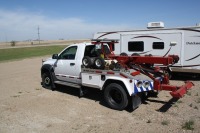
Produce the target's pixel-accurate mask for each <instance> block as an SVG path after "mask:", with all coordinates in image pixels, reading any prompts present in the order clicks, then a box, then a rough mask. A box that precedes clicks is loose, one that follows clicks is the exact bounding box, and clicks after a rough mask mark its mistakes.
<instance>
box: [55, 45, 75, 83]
mask: <svg viewBox="0 0 200 133" xmlns="http://www.w3.org/2000/svg"><path fill="white" fill-rule="evenodd" d="M77 48H78V47H77V46H71V47H68V48H67V49H65V50H64V51H63V52H62V53H61V54H60V55H59V57H58V60H57V62H56V63H55V65H54V72H55V75H56V78H57V79H59V80H62V81H68V82H76V79H77V76H76V56H77V54H76V53H77Z"/></svg>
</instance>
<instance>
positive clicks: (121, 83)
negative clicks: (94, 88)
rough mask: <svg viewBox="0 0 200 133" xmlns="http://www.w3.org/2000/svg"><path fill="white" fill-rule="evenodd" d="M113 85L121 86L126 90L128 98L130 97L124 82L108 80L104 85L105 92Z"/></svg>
mask: <svg viewBox="0 0 200 133" xmlns="http://www.w3.org/2000/svg"><path fill="white" fill-rule="evenodd" d="M111 83H117V84H119V85H121V86H122V87H123V88H124V90H125V91H126V94H127V96H130V95H129V93H128V91H127V89H126V86H125V85H124V83H123V82H122V81H119V80H112V79H108V80H106V82H105V83H104V85H103V88H102V90H103V91H104V90H105V88H106V86H108V85H109V84H111Z"/></svg>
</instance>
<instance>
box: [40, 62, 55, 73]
mask: <svg viewBox="0 0 200 133" xmlns="http://www.w3.org/2000/svg"><path fill="white" fill-rule="evenodd" d="M46 71H48V72H49V73H52V72H54V69H53V66H52V65H50V64H44V65H43V66H42V68H41V75H42V74H43V73H44V72H46Z"/></svg>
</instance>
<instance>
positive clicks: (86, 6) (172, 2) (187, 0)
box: [0, 0, 200, 42]
mask: <svg viewBox="0 0 200 133" xmlns="http://www.w3.org/2000/svg"><path fill="white" fill-rule="evenodd" d="M199 7H200V0H165V1H164V0H98V1H97V0H0V42H8V41H25V40H36V39H38V27H39V33H40V39H41V40H58V39H68V40H72V39H88V38H89V39H90V38H92V37H93V34H94V33H95V32H98V31H116V30H134V29H146V26H147V23H148V22H159V21H162V22H164V23H165V27H166V28H172V27H184V26H195V25H196V24H197V23H200V11H199Z"/></svg>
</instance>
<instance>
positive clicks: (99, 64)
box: [94, 57, 105, 69]
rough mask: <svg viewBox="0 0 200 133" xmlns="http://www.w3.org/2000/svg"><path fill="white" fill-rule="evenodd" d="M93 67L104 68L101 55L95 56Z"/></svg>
mask: <svg viewBox="0 0 200 133" xmlns="http://www.w3.org/2000/svg"><path fill="white" fill-rule="evenodd" d="M94 67H95V68H96V69H104V68H105V61H104V59H103V58H101V57H96V58H95V60H94Z"/></svg>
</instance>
